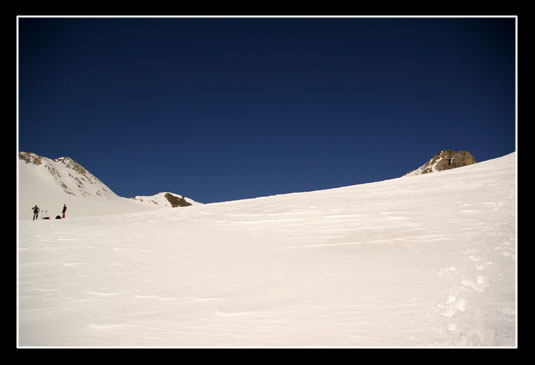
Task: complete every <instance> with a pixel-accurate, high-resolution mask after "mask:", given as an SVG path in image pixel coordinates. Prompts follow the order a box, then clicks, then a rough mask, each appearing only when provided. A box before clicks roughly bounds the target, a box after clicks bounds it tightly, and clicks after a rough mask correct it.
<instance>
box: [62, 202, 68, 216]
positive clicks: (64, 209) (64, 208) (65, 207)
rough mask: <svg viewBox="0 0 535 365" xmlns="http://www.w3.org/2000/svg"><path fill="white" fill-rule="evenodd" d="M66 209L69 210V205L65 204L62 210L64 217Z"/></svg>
mask: <svg viewBox="0 0 535 365" xmlns="http://www.w3.org/2000/svg"><path fill="white" fill-rule="evenodd" d="M66 211H67V205H66V204H63V210H62V211H61V213H63V218H65V212H66Z"/></svg>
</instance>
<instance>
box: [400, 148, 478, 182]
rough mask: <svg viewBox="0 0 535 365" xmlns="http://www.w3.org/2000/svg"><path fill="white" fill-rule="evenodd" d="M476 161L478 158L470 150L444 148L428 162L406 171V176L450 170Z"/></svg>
mask: <svg viewBox="0 0 535 365" xmlns="http://www.w3.org/2000/svg"><path fill="white" fill-rule="evenodd" d="M474 163H476V159H475V158H474V156H472V154H470V152H468V151H459V152H455V151H452V150H443V151H440V152H438V153H437V154H435V155H434V156H433V157H432V158H431V159H430V160H429V161H428V162H427V163H425V164H424V165H422V166H420V167H419V168H417V169H416V170H414V171H411V172H408V173H406V174H405V176H414V175H421V174H427V173H430V172H437V171H444V170H450V169H454V168H457V167H462V166H467V165H471V164H474Z"/></svg>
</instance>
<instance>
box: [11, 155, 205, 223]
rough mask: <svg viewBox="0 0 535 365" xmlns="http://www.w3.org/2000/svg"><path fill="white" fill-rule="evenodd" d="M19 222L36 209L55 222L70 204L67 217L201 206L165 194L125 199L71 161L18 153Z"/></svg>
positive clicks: (28, 216)
mask: <svg viewBox="0 0 535 365" xmlns="http://www.w3.org/2000/svg"><path fill="white" fill-rule="evenodd" d="M18 171H19V175H18V176H19V181H18V188H19V207H20V211H19V218H20V219H31V211H30V209H31V207H33V206H34V205H37V206H38V207H39V208H41V210H42V212H43V214H44V213H45V212H48V215H49V216H51V217H52V218H53V217H55V216H56V215H57V214H59V212H60V211H61V208H62V207H63V204H67V207H68V211H67V217H80V216H91V215H108V214H118V213H129V212H136V211H142V210H147V209H155V208H174V207H186V206H190V205H193V204H200V203H197V202H196V201H194V200H192V199H189V198H186V197H184V196H182V195H178V194H174V193H170V192H164V193H158V194H155V195H153V196H150V197H134V198H123V197H120V196H118V195H117V194H115V193H114V192H113V190H112V189H110V188H109V187H108V186H107V185H106V184H104V183H103V182H102V181H100V180H99V179H98V178H97V177H96V176H95V175H93V174H92V173H91V172H89V171H88V170H87V169H86V168H84V167H83V166H82V165H81V164H79V163H78V162H76V161H75V160H73V159H72V158H70V157H59V158H56V159H50V158H47V157H43V156H39V155H37V154H35V153H31V152H19V169H18Z"/></svg>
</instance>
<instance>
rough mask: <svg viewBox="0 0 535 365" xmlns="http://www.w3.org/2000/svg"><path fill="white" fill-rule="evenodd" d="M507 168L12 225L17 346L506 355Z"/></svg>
mask: <svg viewBox="0 0 535 365" xmlns="http://www.w3.org/2000/svg"><path fill="white" fill-rule="evenodd" d="M515 202H516V154H515V153H512V154H509V155H507V156H504V157H502V158H498V159H494V160H489V161H485V162H479V163H477V164H474V165H470V166H466V167H461V168H457V169H454V170H448V171H443V172H441V173H438V174H426V175H420V176H410V177H404V178H398V179H393V180H387V181H382V182H377V183H370V184H362V185H355V186H348V187H343V188H338V189H330V190H323V191H315V192H307V193H296V194H286V195H278V196H271V197H262V198H257V199H248V200H240V201H233V202H226V203H216V204H206V205H193V206H191V207H188V208H187V209H158V210H151V211H145V212H131V213H127V214H124V213H123V214H116V215H108V216H106V217H102V216H99V217H92V218H91V219H84V218H72V219H67V220H58V221H36V222H32V221H20V222H19V241H18V344H19V346H22V347H40V346H59V347H68V346H75V347H125V346H127V347H128V346H141V347H152V346H155V347H446V346H461V347H466V346H468V347H472V346H493V347H494V346H496V347H502V346H505V347H514V346H516V341H517V338H516V328H517V327H516V326H517V306H516V257H517V251H516V245H517V241H516V203H515Z"/></svg>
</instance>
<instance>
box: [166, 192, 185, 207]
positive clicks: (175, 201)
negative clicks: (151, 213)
mask: <svg viewBox="0 0 535 365" xmlns="http://www.w3.org/2000/svg"><path fill="white" fill-rule="evenodd" d="M165 198H166V199H167V200H168V201H169V203H171V206H172V207H173V208H176V207H187V206H190V205H191V203H188V202H187V201H186V199H184V197H179V196H176V195H173V194H170V193H167V194H165Z"/></svg>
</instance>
